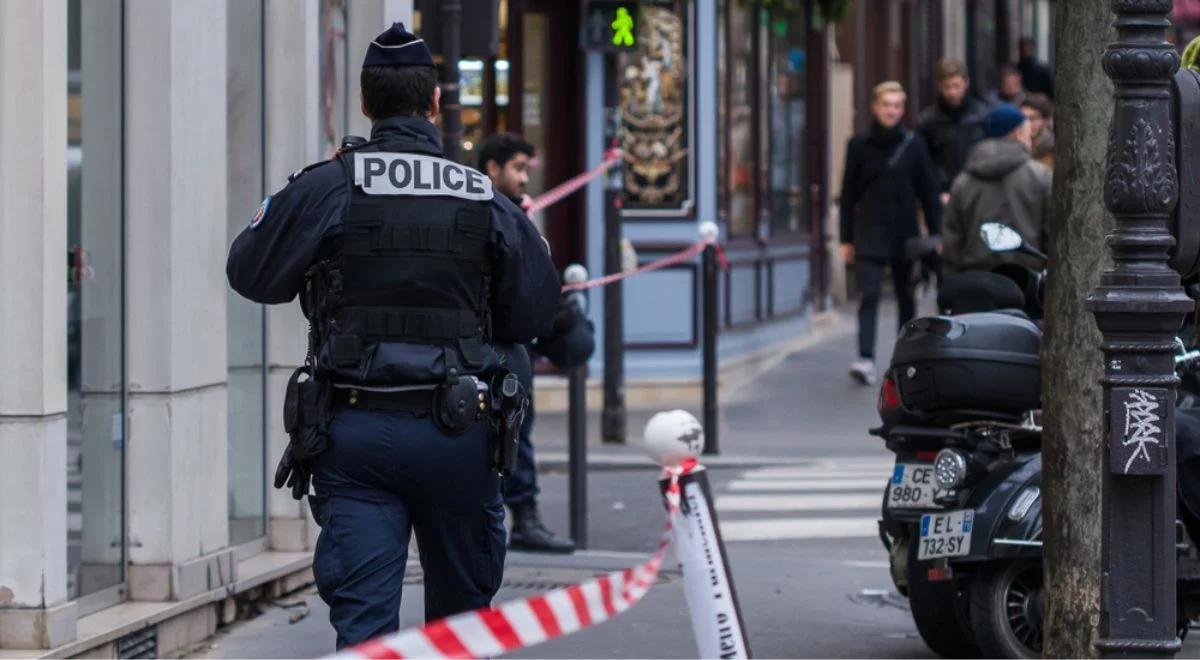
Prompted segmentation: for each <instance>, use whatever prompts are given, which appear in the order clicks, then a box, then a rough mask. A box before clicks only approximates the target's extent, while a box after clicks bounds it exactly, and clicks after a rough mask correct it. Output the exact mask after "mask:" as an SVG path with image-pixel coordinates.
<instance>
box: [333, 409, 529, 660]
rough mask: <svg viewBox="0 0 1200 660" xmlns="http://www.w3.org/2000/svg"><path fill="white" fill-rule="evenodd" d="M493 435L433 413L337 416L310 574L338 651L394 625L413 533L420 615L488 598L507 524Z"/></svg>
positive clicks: (437, 614) (481, 426)
mask: <svg viewBox="0 0 1200 660" xmlns="http://www.w3.org/2000/svg"><path fill="white" fill-rule="evenodd" d="M489 436H490V432H489V429H488V425H487V423H486V421H482V422H478V423H476V424H475V425H474V426H472V427H471V428H470V429H469V430H468V431H467V432H466V433H465V434H463V435H461V436H458V437H453V438H451V437H446V436H444V435H442V434H441V433H440V432H439V431H438V430H437V429H436V428H435V427H434V425H433V422H432V421H430V419H429V418H428V416H420V417H418V416H416V415H413V414H410V413H403V412H390V411H376V410H355V409H341V410H338V411H337V412H336V413H335V415H334V418H333V421H332V423H331V426H330V442H329V449H328V450H327V451H326V452H325V453H323V454H321V455H320V456H319V457H318V458H317V459H316V461H315V464H314V466H313V473H314V474H313V488H314V490H315V491H316V493H317V494H316V495H315V496H310V497H309V503H310V506H311V507H312V511H313V517H314V518H315V519H316V521H317V523H318V524H319V525H320V526H321V535H320V537H319V538H318V540H317V547H316V552H315V556H314V558H313V576H314V578H315V581H316V584H317V590H318V591H319V592H320V594H321V599H322V600H324V601H325V602H326V603H327V604H328V605H329V620H330V623H332V624H333V627H334V629H335V630H336V631H337V646H338V648H339V649H341V648H342V647H344V646H348V645H353V644H357V643H359V642H363V641H366V640H368V639H371V638H373V637H376V636H378V635H382V634H384V633H389V632H394V631H396V630H398V628H399V611H400V597H401V591H402V589H403V586H404V565H405V562H406V561H407V559H408V540H409V537H410V535H411V534H412V533H413V532H414V531H415V532H416V536H417V546H418V549H419V552H420V559H421V568H422V569H423V571H424V586H425V620H426V621H432V620H435V619H440V618H442V617H445V616H449V615H451V614H457V613H459V612H465V611H468V610H472V609H476V608H479V607H484V606H486V605H489V604H490V603H491V601H492V597H493V596H495V595H496V591H497V590H498V589H499V588H500V579H501V575H502V573H503V569H504V549H505V531H504V507H503V505H502V502H501V499H500V479H499V476H498V475H497V474H496V471H495V470H494V469H492V467H491V447H490V437H489Z"/></svg>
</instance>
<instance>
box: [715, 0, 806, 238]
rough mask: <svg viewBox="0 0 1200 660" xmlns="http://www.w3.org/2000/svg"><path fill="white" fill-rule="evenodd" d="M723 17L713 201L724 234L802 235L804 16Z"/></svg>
mask: <svg viewBox="0 0 1200 660" xmlns="http://www.w3.org/2000/svg"><path fill="white" fill-rule="evenodd" d="M723 9H724V16H722V19H723V23H724V25H723V26H722V34H721V37H720V43H721V48H720V59H719V63H718V66H719V69H718V73H719V76H720V81H719V84H720V87H721V92H720V94H721V102H720V104H719V110H718V113H719V114H718V117H719V121H720V130H721V131H722V134H721V135H720V138H719V140H720V143H719V148H720V152H721V158H720V160H721V162H722V170H723V172H722V177H723V179H724V185H723V190H722V191H721V194H720V196H719V199H720V203H721V206H722V210H723V211H724V215H725V217H726V218H727V220H728V224H729V233H730V235H731V236H733V237H748V238H758V239H764V240H765V239H769V238H770V237H773V236H781V235H784V234H803V233H806V232H808V231H809V229H810V228H809V222H808V212H809V210H808V205H807V203H806V200H807V198H808V196H807V194H806V191H807V185H808V174H807V171H806V169H805V165H806V162H807V151H806V146H807V144H806V140H807V137H808V136H807V133H806V130H805V127H806V123H807V114H806V113H807V106H806V99H807V95H808V86H809V81H808V50H807V43H806V40H807V34H808V30H807V23H806V21H807V16H806V14H805V12H802V11H780V12H771V11H768V10H765V9H761V8H748V7H744V6H742V5H741V4H740V3H737V2H731V3H727V4H725V5H724V7H723Z"/></svg>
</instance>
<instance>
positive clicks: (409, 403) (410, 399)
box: [333, 388, 488, 415]
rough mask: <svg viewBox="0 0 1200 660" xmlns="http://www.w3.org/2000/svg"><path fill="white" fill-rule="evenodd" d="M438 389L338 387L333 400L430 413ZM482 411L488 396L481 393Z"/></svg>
mask: <svg viewBox="0 0 1200 660" xmlns="http://www.w3.org/2000/svg"><path fill="white" fill-rule="evenodd" d="M437 391H438V390H437V389H436V388H435V389H424V390H403V391H399V392H376V391H374V390H357V389H342V388H336V389H334V393H333V401H334V404H335V405H337V406H344V407H347V408H362V409H365V410H390V411H398V412H410V413H420V414H425V415H427V414H429V413H430V411H431V410H432V409H433V400H434V397H435V396H436V395H437ZM479 403H480V405H481V408H480V410H481V412H482V411H484V410H486V408H487V407H488V406H487V397H486V396H484V394H483V393H482V392H481V393H480V394H479Z"/></svg>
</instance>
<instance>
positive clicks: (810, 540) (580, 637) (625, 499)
mask: <svg viewBox="0 0 1200 660" xmlns="http://www.w3.org/2000/svg"><path fill="white" fill-rule="evenodd" d="M893 323H894V321H893V320H892V319H891V317H889V316H887V315H885V316H884V318H883V319H882V320H881V325H882V328H881V329H882V330H883V331H882V332H881V333H880V334H881V344H883V346H881V348H886V345H887V344H889V343H890V340H891V337H892V335H891V333H890V327H889V326H891V325H892V324H893ZM885 324H886V325H885ZM853 357H854V355H853V336H852V334H850V333H849V332H842V333H840V334H835V335H833V336H831V337H830V338H828V339H827V340H825V341H823V342H822V343H821V344H820V345H818V346H815V347H813V348H811V349H809V350H805V351H803V352H800V353H797V354H794V355H791V356H789V357H788V358H786V359H785V360H784V361H783V362H782V363H781V364H780V365H779V366H778V367H776V368H775V369H773V370H771V371H770V372H768V373H766V374H764V375H763V376H762V377H761V378H759V379H758V380H757V381H756V382H755V383H753V384H752V385H751V386H750V387H748V388H746V391H743V392H739V393H738V394H737V396H733V397H728V398H727V399H726V402H725V405H724V406H723V408H722V418H721V424H722V458H723V459H732V458H736V457H737V456H756V457H764V456H765V457H772V458H768V459H766V460H764V461H762V463H761V464H759V465H741V466H738V467H717V466H716V464H715V463H714V464H713V465H714V467H711V468H710V469H709V478H710V481H711V484H712V491H713V495H714V500H715V502H716V508H717V515H718V518H719V522H720V527H721V530H722V534H723V535H724V537H725V541H726V549H727V552H728V559H729V564H730V566H731V571H732V573H733V581H734V584H735V587H736V589H737V593H738V596H739V602H740V606H741V612H742V615H743V619H744V625H745V629H746V632H747V637H748V641H749V645H750V649H751V651H752V652H753V654H754V655H756V656H759V657H891V658H923V657H934V656H933V655H932V654H931V652H930V651H929V650H928V649H927V648H926V647H925V645H924V644H923V643H922V642H921V640H920V639H919V638H918V637H917V636H916V631H915V628H914V626H913V624H912V621H911V618H910V615H909V612H908V609H907V601H906V600H905V599H904V598H902V597H900V596H899V595H897V594H896V593H895V592H894V590H893V588H892V582H891V579H890V577H889V575H888V569H887V556H886V553H885V552H884V549H883V547H882V545H881V544H880V541H879V539H878V537H877V535H876V533H875V528H874V520H875V519H876V518H877V516H878V513H879V498H880V495H881V490H882V487H883V484H884V482H885V481H886V479H887V477H888V475H889V474H890V469H889V465H890V458H891V455H890V454H889V453H888V452H886V451H885V450H884V449H883V446H882V441H880V440H879V439H877V438H873V437H871V436H869V435H868V434H867V432H866V431H867V429H868V428H869V427H870V426H872V425H874V424H876V423H877V422H878V418H877V417H876V414H875V397H876V394H875V391H874V388H863V387H859V386H857V385H855V384H853V383H852V382H851V381H850V379H849V378H848V376H847V375H846V370H845V369H846V366H847V364H848V363H849V361H850V360H851V359H852V358H853ZM880 357H881V360H883V361H886V359H887V357H888V356H887V354H886V351H885V352H884V353H883V354H881V356H880ZM644 416H645V415H644V414H643V415H642V417H644ZM564 421H565V420H563V419H559V418H555V417H554V416H551V415H547V416H544V417H540V418H539V420H538V425H539V428H538V431H537V433H536V436H535V437H536V438H537V439H538V441H539V442H542V443H544V445H546V446H550V447H553V446H555V445H558V446H562V445H563V444H564V443H563V440H562V435H565V423H564ZM633 427H634V421H633V419H632V416H631V422H630V428H631V430H632V429H633ZM556 428H558V429H560V430H559V431H557V432H556V430H555V429H556ZM556 433H560V434H562V435H556ZM631 434H632V433H631ZM638 451H639V450H638V449H637V448H636V447H628V448H624V449H621V448H617V449H613V448H606V447H597V448H595V450H594V453H595V454H605V455H614V454H616V455H620V456H621V457H623V458H630V456H631V454H636V453H637V452H638ZM626 463H627V464H628V463H629V462H628V461H626ZM609 467H610V468H612V467H613V466H609ZM656 478H657V472H656V470H655V469H654V468H652V467H650V466H649V465H646V466H645V467H637V466H636V464H634V465H627V466H626V467H623V468H620V469H605V470H593V471H592V472H591V473H590V474H589V481H588V487H589V505H588V517H589V518H588V531H589V537H590V541H591V543H590V546H589V550H588V551H587V552H583V553H578V554H576V555H574V556H572V557H566V558H563V557H546V556H539V555H528V554H522V553H510V556H509V561H508V562H507V567H506V575H505V583H504V586H503V588H502V589H501V591H500V594H499V595H498V597H497V601H505V600H509V599H512V598H519V597H523V596H528V595H531V594H534V593H537V592H540V591H546V590H548V589H551V588H554V587H556V586H560V585H562V584H567V583H571V582H575V581H580V580H584V579H587V578H589V577H592V576H594V575H596V574H598V573H601V572H605V571H610V570H617V569H621V568H625V567H628V566H633V565H635V564H637V563H640V562H641V561H642V560H644V558H645V557H647V556H648V555H649V554H650V553H651V552H652V551H653V550H654V548H655V547H656V543H657V541H658V539H659V536H660V534H661V532H662V529H663V522H664V516H663V511H662V506H661V503H660V501H659V495H658V487H657V485H656ZM541 487H542V494H541V497H540V502H541V507H542V509H543V513H544V517H545V519H546V521H547V522H548V524H549V525H550V526H551V527H552V528H553V529H555V530H557V531H559V532H565V531H566V530H567V529H568V520H567V515H568V514H567V495H566V493H567V478H566V475H565V474H563V473H562V472H561V471H558V472H554V471H551V472H548V473H544V474H542V476H541ZM665 566H666V568H668V569H669V568H671V567H673V566H674V564H673V562H672V561H671V560H670V559H668V561H667V563H666V565H665ZM406 582H410V584H407V586H406V587H405V588H406V592H405V598H404V605H403V607H402V611H401V625H402V627H408V626H412V625H419V623H420V619H421V608H422V593H421V589H422V587H421V584H420V578H419V575H414V576H412V577H411V578H410V579H409V580H406ZM283 605H287V606H289V607H284V606H283ZM327 617H328V611H327V609H326V608H325V606H324V605H323V604H322V603H321V602H320V599H319V598H317V597H316V595H315V593H314V592H313V591H312V590H309V591H307V592H302V593H300V594H297V595H295V596H294V597H292V598H290V599H285V601H283V602H282V603H279V604H275V605H268V606H266V607H265V609H264V611H263V613H262V615H261V616H258V617H257V618H254V619H252V620H249V621H245V622H240V623H238V624H236V625H234V626H230V627H228V628H226V629H224V630H223V631H222V632H221V633H220V634H219V635H218V637H217V638H216V639H214V640H213V642H212V644H211V645H210V646H208V647H205V648H201V649H197V651H196V654H197V655H198V656H200V657H209V658H218V657H225V658H228V657H319V656H322V655H325V654H328V653H330V652H332V651H333V634H332V631H331V629H330V628H329V625H328V623H327V621H328V618H327ZM696 653H697V651H696V648H695V642H694V641H693V637H692V634H691V630H690V624H689V619H688V614H687V606H686V601H685V598H684V595H683V589H682V583H681V582H680V576H679V575H678V573H677V572H675V571H670V570H666V571H665V572H664V575H663V576H662V577H661V579H660V584H658V585H656V586H655V587H654V588H653V589H651V591H650V592H649V593H648V594H647V596H646V597H645V599H644V600H643V601H642V602H641V603H639V604H638V605H636V606H635V607H634V608H632V609H631V610H629V611H628V612H626V613H624V614H623V615H622V616H620V617H618V618H617V619H615V620H612V621H609V622H607V623H605V624H602V625H600V626H597V627H594V628H591V629H587V630H583V631H580V632H578V633H576V634H574V635H571V636H569V637H566V638H561V639H558V640H554V641H551V642H548V643H546V644H543V645H541V646H537V647H533V648H530V649H525V650H523V651H521V652H519V653H516V654H514V655H515V656H516V657H526V658H552V657H614V658H629V657H695V656H696ZM1183 656H1184V657H1200V641H1190V642H1189V643H1187V644H1185V647H1184V654H1183Z"/></svg>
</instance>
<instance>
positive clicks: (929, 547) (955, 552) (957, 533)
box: [917, 509, 975, 559]
mask: <svg viewBox="0 0 1200 660" xmlns="http://www.w3.org/2000/svg"><path fill="white" fill-rule="evenodd" d="M974 522H975V512H974V511H973V510H971V509H966V510H964V511H948V512H946V513H927V514H925V515H923V516H921V538H920V544H921V545H920V547H918V548H917V559H938V558H940V557H961V556H963V555H965V554H967V553H969V552H970V551H971V527H973V526H974Z"/></svg>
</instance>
